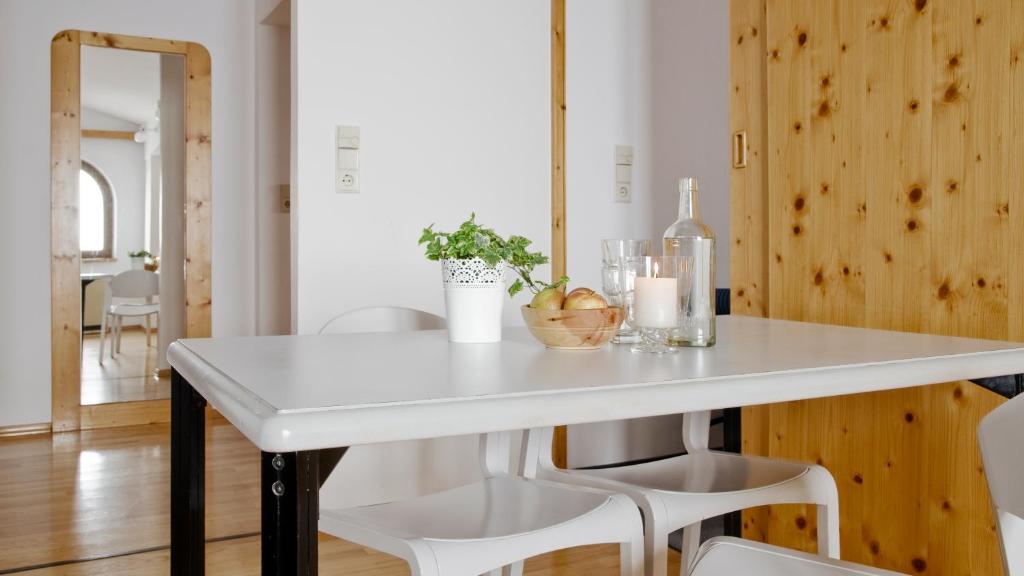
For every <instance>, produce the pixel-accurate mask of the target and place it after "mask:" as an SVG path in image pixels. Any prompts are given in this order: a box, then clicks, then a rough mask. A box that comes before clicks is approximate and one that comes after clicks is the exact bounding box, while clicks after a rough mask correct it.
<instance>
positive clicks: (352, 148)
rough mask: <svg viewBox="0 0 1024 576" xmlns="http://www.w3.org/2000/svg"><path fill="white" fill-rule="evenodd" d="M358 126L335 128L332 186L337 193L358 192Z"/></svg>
mask: <svg viewBox="0 0 1024 576" xmlns="http://www.w3.org/2000/svg"><path fill="white" fill-rule="evenodd" d="M359 145H360V142H359V127H358V126H338V127H336V129H335V147H336V150H335V158H334V187H335V190H336V191H337V192H339V193H341V192H345V193H351V192H359Z"/></svg>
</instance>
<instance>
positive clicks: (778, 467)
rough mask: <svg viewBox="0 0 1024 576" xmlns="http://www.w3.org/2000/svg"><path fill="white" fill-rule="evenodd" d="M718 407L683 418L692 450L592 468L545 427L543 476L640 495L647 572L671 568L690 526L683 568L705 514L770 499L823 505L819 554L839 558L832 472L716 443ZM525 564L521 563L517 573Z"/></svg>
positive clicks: (657, 575) (651, 575) (655, 575)
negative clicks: (672, 548) (555, 450)
mask: <svg viewBox="0 0 1024 576" xmlns="http://www.w3.org/2000/svg"><path fill="white" fill-rule="evenodd" d="M710 425H711V417H710V412H695V413H691V414H685V415H684V416H683V445H684V446H685V447H686V450H687V454H684V455H682V456H675V457H671V458H665V459H662V460H656V461H653V462H646V463H643V464H633V465H625V466H618V467H614V468H603V469H592V470H563V469H559V468H556V467H555V465H554V463H553V462H552V459H551V451H550V449H549V448H548V447H550V446H551V435H552V429H550V428H548V429H542V430H540V431H535V432H539V433H540V434H541V435H542V437H541V439H540V442H539V443H538V445H539V446H542V447H543V448H544V449H543V450H541V452H540V454H539V469H538V472H537V477H538V478H544V479H547V480H553V481H556V482H562V483H567V484H575V485H582V486H589V487H593V488H603V489H605V490H611V491H614V492H621V493H623V494H626V495H628V496H629V497H630V498H632V499H633V500H634V501H635V502H636V504H637V506H639V507H640V509H641V510H642V511H643V514H644V544H645V549H644V562H645V572H646V574H647V576H664V575H665V574H666V573H667V572H668V535H669V533H670V532H673V531H675V530H678V529H680V528H683V543H682V551H681V552H682V562H681V569H680V573H681V574H682V575H683V576H685V575H686V573H687V569H688V567H689V565H690V563H691V562H692V561H693V559H694V557H695V556H696V554H697V550H698V548H699V546H700V524H701V521H702V520H705V519H707V518H711V517H714V516H719V515H722V514H726V513H729V512H734V511H736V510H743V509H745V508H750V507H754V506H766V505H769V504H815V505H817V506H818V514H817V519H818V529H817V530H818V553H819V555H821V556H823V557H830V558H838V557H839V491H838V489H837V488H836V483H835V480H834V479H833V478H832V475H831V474H830V473H829V472H828V470H826V469H825V468H823V467H822V466H817V465H814V464H804V463H801V462H792V461H787V460H777V459H771V458H760V457H755V456H743V455H739V454H732V453H727V452H717V451H713V450H710V449H708V435H709V432H710ZM519 568H520V567H515V568H514V571H517V570H518V569H519Z"/></svg>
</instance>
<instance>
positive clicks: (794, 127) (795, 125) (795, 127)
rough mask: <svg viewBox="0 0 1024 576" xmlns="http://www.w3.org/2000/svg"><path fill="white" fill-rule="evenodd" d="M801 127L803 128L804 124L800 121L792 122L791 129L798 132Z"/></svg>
mask: <svg viewBox="0 0 1024 576" xmlns="http://www.w3.org/2000/svg"><path fill="white" fill-rule="evenodd" d="M803 129H804V125H803V124H802V123H800V122H794V123H793V131H794V132H796V133H797V134H799V133H800V131H801V130H803Z"/></svg>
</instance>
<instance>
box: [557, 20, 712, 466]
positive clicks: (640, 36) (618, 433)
mask: <svg viewBox="0 0 1024 576" xmlns="http://www.w3.org/2000/svg"><path fill="white" fill-rule="evenodd" d="M728 9H729V3H728V2H727V1H724V0H687V1H684V2H680V1H678V0H568V2H567V6H566V34H565V36H566V100H567V102H566V110H567V111H566V206H567V215H566V236H567V240H568V254H567V260H568V273H569V275H570V276H571V277H572V279H573V284H574V285H587V286H590V287H592V288H595V289H600V286H601V273H600V270H601V248H600V242H601V240H602V239H604V238H649V239H651V240H652V241H653V242H652V248H653V250H654V251H655V254H660V253H661V243H660V239H661V236H662V234H663V233H664V231H665V229H666V228H668V226H669V225H670V224H671V223H672V222H673V221H674V220H675V219H676V214H677V210H678V191H677V188H676V182H677V180H678V178H679V177H681V176H697V177H698V178H699V182H700V188H701V189H700V199H701V211H702V215H703V218H704V220H705V221H707V222H708V223H709V224H710V225H711V227H712V228H713V229H714V230H715V232H716V234H717V238H718V242H717V268H718V271H719V272H718V275H717V283H718V286H721V287H725V286H728V281H729V274H728V270H729V242H728V238H729V228H728V227H729V115H728V114H729V109H728V106H729V93H728V74H729V63H728V50H729V47H728V23H729V20H728ZM616 144H626V145H632V146H633V148H634V155H635V156H634V165H633V200H632V202H631V203H629V204H622V203H616V202H614V200H613V186H614V183H615V164H614V153H615V145H616ZM680 426H681V418H680V417H672V416H669V417H664V418H658V419H644V421H643V422H642V423H641V422H638V421H629V422H615V423H607V424H596V425H584V426H571V427H569V433H568V435H569V436H568V442H569V450H568V454H569V464H570V465H571V466H592V465H597V464H606V463H609V462H621V461H627V460H633V459H639V458H644V457H649V456H652V455H655V454H665V453H672V452H677V451H679V450H681V446H682V445H681V439H680Z"/></svg>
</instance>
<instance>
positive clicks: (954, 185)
mask: <svg viewBox="0 0 1024 576" xmlns="http://www.w3.org/2000/svg"><path fill="white" fill-rule="evenodd" d="M959 189H960V184H959V183H958V182H957V181H956V180H950V181H949V182H947V183H946V192H949V193H950V194H953V193H955V192H956V191H957V190H959Z"/></svg>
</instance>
